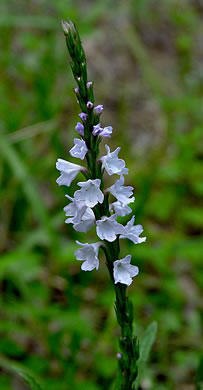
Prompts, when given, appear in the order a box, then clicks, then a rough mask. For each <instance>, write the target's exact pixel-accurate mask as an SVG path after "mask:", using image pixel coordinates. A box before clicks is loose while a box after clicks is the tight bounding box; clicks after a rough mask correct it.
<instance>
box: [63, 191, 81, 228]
mask: <svg viewBox="0 0 203 390" xmlns="http://www.w3.org/2000/svg"><path fill="white" fill-rule="evenodd" d="M65 196H66V198H68V199H69V200H70V201H71V203H69V204H68V205H67V206H65V207H64V208H63V209H64V211H65V215H66V216H67V217H72V218H67V219H66V221H65V222H66V223H69V220H70V219H71V223H78V222H79V221H80V220H81V218H82V216H83V214H84V213H85V211H86V209H87V206H86V205H85V203H84V202H78V201H76V200H75V198H72V197H71V196H69V195H65Z"/></svg>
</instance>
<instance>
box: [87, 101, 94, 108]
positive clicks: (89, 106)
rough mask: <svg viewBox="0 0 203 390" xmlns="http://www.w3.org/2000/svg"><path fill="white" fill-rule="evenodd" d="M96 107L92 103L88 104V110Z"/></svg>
mask: <svg viewBox="0 0 203 390" xmlns="http://www.w3.org/2000/svg"><path fill="white" fill-rule="evenodd" d="M93 107H94V104H93V103H92V102H90V101H89V102H87V108H88V109H89V110H91V109H92V108H93Z"/></svg>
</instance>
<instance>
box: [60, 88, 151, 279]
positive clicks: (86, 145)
mask: <svg viewBox="0 0 203 390" xmlns="http://www.w3.org/2000/svg"><path fill="white" fill-rule="evenodd" d="M88 85H90V86H91V82H89V83H87V86H88ZM75 92H76V95H77V96H78V95H79V90H78V88H76V89H75ZM86 107H87V113H85V112H82V113H81V114H79V117H80V119H81V121H82V123H81V122H78V123H77V125H76V127H75V129H76V131H77V133H78V135H79V136H80V138H74V146H73V147H72V148H71V150H70V154H71V156H72V157H75V158H79V159H80V160H84V159H85V157H86V160H87V168H85V167H83V166H81V165H77V164H73V163H72V162H68V161H65V160H62V159H58V161H57V163H56V168H57V169H58V170H59V171H60V174H61V175H60V177H59V178H58V179H57V183H58V184H59V185H65V186H67V187H69V186H70V185H71V183H72V181H73V180H74V179H75V178H76V176H77V175H78V173H79V172H82V173H83V174H84V176H85V178H86V181H79V182H78V183H77V185H78V187H79V189H78V190H77V191H75V193H74V195H73V197H70V196H68V195H66V197H67V198H68V199H69V201H70V203H69V204H68V205H67V206H65V207H64V211H65V215H66V217H68V218H67V219H66V221H65V222H66V223H72V224H73V228H74V229H75V230H76V231H78V232H88V230H89V229H90V228H92V226H95V227H96V234H97V236H98V237H99V239H100V240H101V241H99V242H96V243H92V244H88V243H84V244H82V243H80V242H79V241H76V243H77V244H78V245H80V247H81V248H80V249H78V250H76V252H75V256H76V259H77V260H79V261H83V263H82V266H81V269H82V270H84V271H91V270H93V269H98V268H99V257H98V255H99V248H100V247H105V246H108V243H113V242H114V241H115V240H117V239H119V238H120V239H129V240H131V241H132V242H133V243H134V244H139V243H142V242H144V241H145V240H146V237H140V234H141V233H142V232H143V228H142V226H141V225H134V220H135V217H134V216H133V217H132V218H131V219H130V221H129V222H128V223H127V224H126V225H125V226H124V225H122V224H121V223H119V222H118V221H117V217H118V216H121V217H123V216H126V215H128V214H130V213H131V212H132V210H131V208H130V207H129V204H130V203H132V202H134V199H135V198H134V196H133V187H131V186H125V185H124V184H125V179H124V175H126V174H128V169H127V168H126V167H125V161H124V160H122V159H121V158H119V157H118V155H119V152H120V148H119V147H118V148H116V149H115V150H114V151H111V150H110V148H109V146H108V145H105V148H106V154H105V155H104V156H102V157H100V158H98V159H97V161H96V165H97V167H98V174H96V173H95V172H97V170H95V171H94V175H93V174H92V171H91V169H90V167H89V165H91V164H90V161H91V159H90V157H91V153H92V150H91V145H92V144H93V142H94V145H97V146H98V144H99V142H100V141H101V140H102V138H104V137H111V134H112V127H111V126H107V127H104V128H102V127H101V125H100V123H96V124H94V123H93V125H92V128H91V133H90V134H89V135H88V136H86V135H85V133H86V130H85V129H86V127H87V121H88V114H89V115H90V117H91V114H92V115H94V117H95V118H99V116H100V114H101V113H102V111H103V105H98V106H96V107H94V104H93V103H92V102H91V101H88V102H87V104H86ZM91 139H92V140H93V141H91V142H90V140H91ZM93 165H95V164H93ZM97 167H96V168H97ZM96 168H95V167H94V169H96ZM92 169H93V168H92ZM104 171H105V172H106V173H107V174H108V175H109V176H112V175H117V176H119V178H117V179H116V180H115V183H114V184H112V186H111V187H109V188H107V189H104V184H103V173H104ZM110 196H111V197H113V198H114V201H113V202H112V203H110V204H109V201H108V199H109V197H110ZM104 204H105V205H107V211H106V212H105V207H103V206H104ZM130 262H131V256H130V255H128V256H126V257H125V258H123V259H116V260H114V261H113V278H114V283H115V284H116V283H122V284H125V285H127V286H129V285H130V284H131V283H132V277H134V276H136V275H137V274H138V268H137V267H136V266H134V265H132V264H130Z"/></svg>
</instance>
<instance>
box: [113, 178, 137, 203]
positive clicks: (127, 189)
mask: <svg viewBox="0 0 203 390" xmlns="http://www.w3.org/2000/svg"><path fill="white" fill-rule="evenodd" d="M123 184H124V177H123V176H122V175H121V176H120V179H119V180H116V181H115V184H113V185H112V186H111V187H110V188H108V190H107V191H109V192H110V193H111V194H112V195H113V196H115V198H116V199H117V200H118V201H119V202H120V203H122V204H123V206H125V205H127V204H129V203H132V202H134V200H135V198H134V196H133V197H132V198H130V196H131V195H133V187H131V186H124V185H123Z"/></svg>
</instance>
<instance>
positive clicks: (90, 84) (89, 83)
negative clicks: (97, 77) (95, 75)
mask: <svg viewBox="0 0 203 390" xmlns="http://www.w3.org/2000/svg"><path fill="white" fill-rule="evenodd" d="M92 84H93V82H92V81H88V83H87V88H88V89H89V88H91V87H92Z"/></svg>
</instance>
